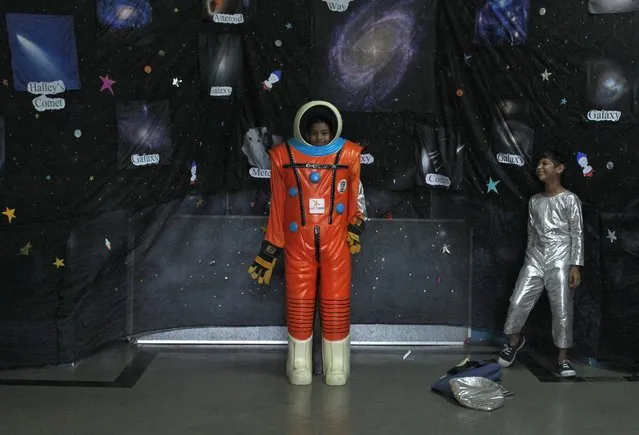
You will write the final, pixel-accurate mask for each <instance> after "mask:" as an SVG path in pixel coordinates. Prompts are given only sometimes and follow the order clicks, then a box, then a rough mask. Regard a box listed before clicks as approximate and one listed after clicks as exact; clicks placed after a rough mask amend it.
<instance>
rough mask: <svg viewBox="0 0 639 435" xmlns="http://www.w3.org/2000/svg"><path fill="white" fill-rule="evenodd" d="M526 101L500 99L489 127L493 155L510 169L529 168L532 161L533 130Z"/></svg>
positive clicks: (528, 103)
mask: <svg viewBox="0 0 639 435" xmlns="http://www.w3.org/2000/svg"><path fill="white" fill-rule="evenodd" d="M531 123H532V120H531V110H530V102H529V101H525V100H516V99H504V100H502V101H500V102H499V108H498V112H497V116H495V117H494V118H493V121H492V123H491V128H490V146H491V148H492V150H491V152H492V154H493V157H494V158H495V159H496V160H497V161H498V162H499V163H500V164H501V165H505V166H508V167H513V168H524V167H526V168H530V167H532V166H531V165H532V164H533V161H532V159H533V142H534V140H535V130H534V128H533V127H532V125H531Z"/></svg>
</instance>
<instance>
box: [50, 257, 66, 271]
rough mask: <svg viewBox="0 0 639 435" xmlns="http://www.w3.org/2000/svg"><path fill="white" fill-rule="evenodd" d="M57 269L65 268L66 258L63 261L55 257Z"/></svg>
mask: <svg viewBox="0 0 639 435" xmlns="http://www.w3.org/2000/svg"><path fill="white" fill-rule="evenodd" d="M52 264H53V265H54V266H55V268H56V269H60V268H61V267H64V258H63V259H59V258H58V257H55V263H52Z"/></svg>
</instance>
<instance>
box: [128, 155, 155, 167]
mask: <svg viewBox="0 0 639 435" xmlns="http://www.w3.org/2000/svg"><path fill="white" fill-rule="evenodd" d="M131 163H133V164H134V165H135V166H148V165H158V164H159V163H160V155H159V154H142V155H139V154H133V155H131Z"/></svg>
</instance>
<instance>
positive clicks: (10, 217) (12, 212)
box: [1, 207, 16, 223]
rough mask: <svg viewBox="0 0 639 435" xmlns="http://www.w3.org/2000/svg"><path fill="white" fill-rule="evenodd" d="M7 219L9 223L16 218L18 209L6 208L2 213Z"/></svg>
mask: <svg viewBox="0 0 639 435" xmlns="http://www.w3.org/2000/svg"><path fill="white" fill-rule="evenodd" d="M1 214H3V215H5V216H6V217H7V219H8V220H9V223H11V221H12V220H14V219H15V218H16V209H15V208H9V207H5V210H4V211H3V212H2V213H1Z"/></svg>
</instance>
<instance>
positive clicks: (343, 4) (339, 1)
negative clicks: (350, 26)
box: [323, 0, 352, 12]
mask: <svg viewBox="0 0 639 435" xmlns="http://www.w3.org/2000/svg"><path fill="white" fill-rule="evenodd" d="M323 1H324V2H326V4H327V5H328V9H329V10H331V11H333V12H344V11H345V10H346V9H348V4H349V3H350V2H351V1H352V0H323Z"/></svg>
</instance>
